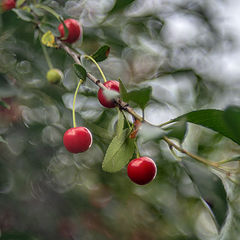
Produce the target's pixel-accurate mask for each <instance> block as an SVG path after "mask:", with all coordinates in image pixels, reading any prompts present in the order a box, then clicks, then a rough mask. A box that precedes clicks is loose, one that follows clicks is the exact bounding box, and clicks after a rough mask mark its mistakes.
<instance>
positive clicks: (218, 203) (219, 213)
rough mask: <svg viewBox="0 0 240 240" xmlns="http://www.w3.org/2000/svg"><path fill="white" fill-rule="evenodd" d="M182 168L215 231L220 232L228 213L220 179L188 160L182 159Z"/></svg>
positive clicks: (225, 196)
mask: <svg viewBox="0 0 240 240" xmlns="http://www.w3.org/2000/svg"><path fill="white" fill-rule="evenodd" d="M182 166H183V167H184V169H185V171H186V173H187V174H188V176H189V177H190V178H191V180H192V182H193V184H194V186H195V188H196V190H197V191H198V193H199V195H200V198H201V199H202V200H203V202H204V203H205V205H206V206H207V207H208V209H209V210H210V213H211V215H212V217H213V219H214V221H215V224H216V227H217V229H218V230H220V229H221V228H222V226H223V224H224V223H225V220H226V217H227V213H228V203H227V195H226V191H225V188H224V186H223V184H222V181H221V179H220V178H219V177H218V176H216V175H215V174H213V173H211V172H210V171H209V169H207V168H206V167H204V166H202V165H200V164H199V163H196V162H192V161H191V160H189V159H183V161H182Z"/></svg>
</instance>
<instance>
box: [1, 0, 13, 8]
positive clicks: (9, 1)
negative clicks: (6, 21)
mask: <svg viewBox="0 0 240 240" xmlns="http://www.w3.org/2000/svg"><path fill="white" fill-rule="evenodd" d="M1 5H2V9H3V11H8V10H11V9H12V8H15V7H16V1H15V0H3V1H2V4H1Z"/></svg>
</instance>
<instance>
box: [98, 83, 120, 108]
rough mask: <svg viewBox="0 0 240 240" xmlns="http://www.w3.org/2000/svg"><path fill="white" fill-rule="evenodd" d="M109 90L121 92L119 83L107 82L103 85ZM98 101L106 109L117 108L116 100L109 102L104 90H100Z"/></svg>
mask: <svg viewBox="0 0 240 240" xmlns="http://www.w3.org/2000/svg"><path fill="white" fill-rule="evenodd" d="M103 85H104V86H105V87H106V88H107V89H110V90H113V91H116V92H119V82H118V81H115V80H110V81H107V82H105V83H104V84H103ZM98 100H99V102H100V103H101V104H102V105H103V106H104V107H106V108H114V107H116V103H115V101H114V100H108V99H107V98H106V96H105V95H104V90H103V89H101V88H100V89H99V90H98Z"/></svg>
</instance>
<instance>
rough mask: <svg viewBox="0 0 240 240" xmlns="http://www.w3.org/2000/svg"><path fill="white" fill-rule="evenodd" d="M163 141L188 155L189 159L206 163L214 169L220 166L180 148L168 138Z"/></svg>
mask: <svg viewBox="0 0 240 240" xmlns="http://www.w3.org/2000/svg"><path fill="white" fill-rule="evenodd" d="M163 140H164V141H165V142H166V143H167V144H168V145H169V146H171V147H174V148H175V149H177V150H178V151H179V152H181V153H184V154H186V155H188V156H189V157H191V158H193V159H195V160H197V161H199V162H201V163H204V164H206V165H208V166H212V167H218V164H217V163H215V162H209V161H208V160H206V159H205V158H202V157H199V156H197V155H195V154H193V153H190V152H188V151H187V150H185V149H183V148H181V147H180V146H178V145H177V144H175V143H174V142H172V141H171V140H170V139H169V138H168V137H166V136H164V137H163Z"/></svg>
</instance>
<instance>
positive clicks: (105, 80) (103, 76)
mask: <svg viewBox="0 0 240 240" xmlns="http://www.w3.org/2000/svg"><path fill="white" fill-rule="evenodd" d="M84 57H85V58H88V59H90V60H91V61H92V62H93V63H94V64H95V65H96V66H97V68H98V70H99V72H100V73H101V75H102V78H103V80H104V82H107V79H106V77H105V75H104V73H103V71H102V69H101V68H100V66H99V64H98V63H97V62H96V61H95V59H94V58H92V57H91V56H88V55H84Z"/></svg>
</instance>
